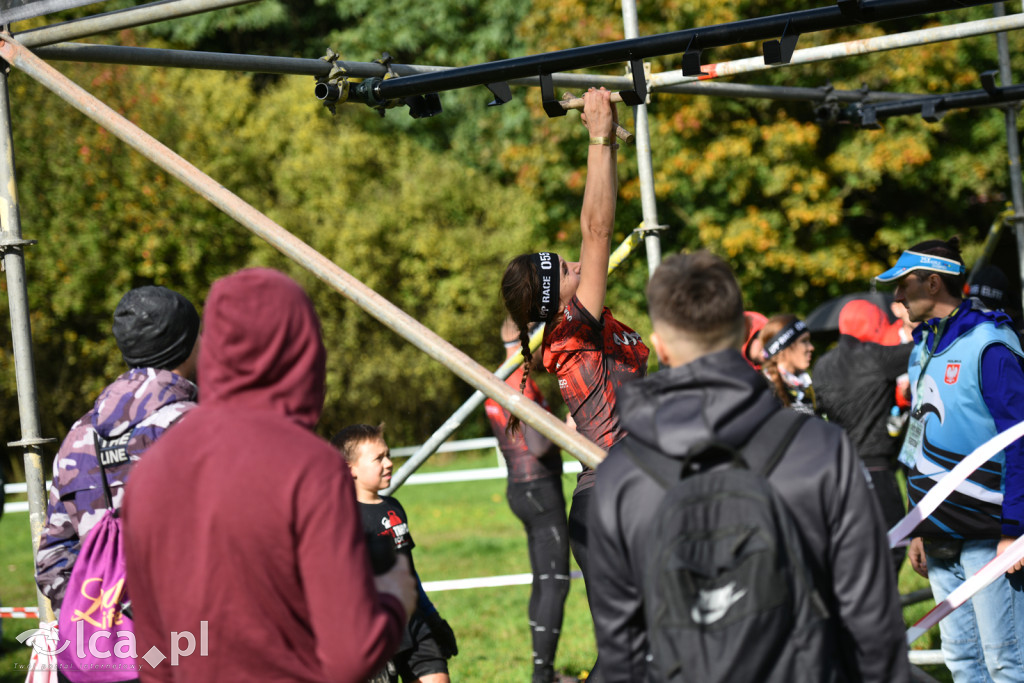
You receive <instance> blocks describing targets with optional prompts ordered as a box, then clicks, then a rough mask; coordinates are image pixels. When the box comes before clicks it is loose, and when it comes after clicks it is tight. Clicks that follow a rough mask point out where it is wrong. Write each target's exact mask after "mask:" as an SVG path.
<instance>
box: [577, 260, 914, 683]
mask: <svg viewBox="0 0 1024 683" xmlns="http://www.w3.org/2000/svg"><path fill="white" fill-rule="evenodd" d="M647 296H648V303H649V306H650V314H651V319H652V323H653V328H654V332H653V334H652V335H651V342H652V344H653V347H654V349H655V350H656V351H657V353H658V357H659V360H660V361H661V363H662V367H664V368H667V369H664V370H662V371H661V372H658V373H656V374H654V375H652V376H650V377H648V378H647V379H644V380H638V381H636V382H633V383H632V384H630V385H628V386H624V387H623V388H622V389H621V390H620V394H619V411H620V419H621V420H622V424H623V426H624V427H625V428H626V429H627V430H628V432H629V436H628V437H627V438H626V439H625V440H623V442H622V443H621V444H617V445H616V446H615V447H613V448H612V450H611V452H610V453H609V455H608V458H607V459H606V460H605V461H604V462H603V463H602V464H601V466H600V467H599V468H598V469H597V484H596V489H595V495H594V503H593V506H594V507H593V509H592V514H591V517H590V524H591V526H590V530H591V531H590V533H591V539H592V540H591V543H592V548H593V550H592V553H593V560H592V562H593V566H594V570H593V571H594V586H595V590H594V591H593V599H592V603H591V609H592V610H593V612H594V614H593V616H594V623H595V626H596V631H597V645H598V651H599V654H600V658H601V666H602V672H603V673H604V675H605V677H606V680H608V681H613V682H618V681H629V682H639V681H662V680H666V679H667V675H666V674H665V672H662V671H660V670H659V669H658V661H657V660H656V659H655V658H654V657H653V656H652V655H651V653H650V648H649V647H648V637H647V621H646V620H645V612H646V611H650V610H652V609H653V608H654V607H655V605H645V604H644V599H643V597H642V596H643V594H644V577H645V569H646V568H647V567H646V566H645V561H644V560H645V558H646V557H648V551H649V550H651V549H652V548H653V547H654V546H655V545H667V543H666V540H665V539H655V538H650V537H649V534H647V533H646V532H647V531H648V528H649V527H650V526H651V520H652V519H653V517H654V516H655V515H657V514H659V512H660V509H659V504H660V503H661V501H662V498H663V497H664V493H665V489H664V488H663V487H662V485H661V484H659V483H658V482H657V481H655V480H654V479H653V478H651V477H650V476H649V475H648V474H647V473H645V472H643V471H641V470H640V469H639V467H638V466H637V465H636V464H635V463H634V461H633V460H632V459H631V458H630V457H629V456H628V455H627V454H626V449H627V448H629V447H630V446H629V445H630V444H631V443H633V444H635V445H636V446H637V448H636V449H635V450H634V451H633V452H634V453H636V452H640V453H642V452H643V451H644V450H645V449H653V450H656V451H659V452H660V453H662V454H665V455H668V456H670V457H674V458H684V457H685V456H686V455H687V454H688V451H689V449H690V448H691V446H693V445H695V444H697V443H699V442H701V441H705V440H707V439H709V438H715V439H717V440H719V441H722V442H725V443H727V444H730V445H732V446H734V447H739V446H741V445H742V444H744V443H745V442H746V441H747V439H748V438H749V437H750V436H751V435H752V433H753V432H754V431H755V430H757V429H758V428H759V426H760V425H761V424H762V423H763V422H764V421H765V420H766V419H767V418H768V417H771V416H772V415H774V414H775V413H776V412H777V411H780V410H784V409H783V408H782V406H781V404H780V403H779V402H778V400H777V399H776V398H774V395H773V394H772V391H771V389H770V388H769V387H768V385H767V383H766V382H765V381H764V379H763V378H762V377H761V375H760V374H758V373H757V372H756V371H755V370H753V369H752V368H751V367H750V365H748V364H747V362H746V361H745V360H744V359H743V356H742V355H741V354H740V352H739V348H740V346H741V345H742V344H743V342H744V340H745V332H746V329H745V324H744V319H743V302H742V295H741V294H740V291H739V286H738V285H737V283H736V280H735V277H734V276H733V274H732V271H731V269H730V268H729V266H728V265H727V264H726V263H725V262H723V261H722V260H721V259H719V258H717V257H715V256H713V255H711V254H709V253H707V252H697V253H695V254H690V255H677V256H673V257H670V258H668V259H666V260H665V261H664V262H663V263H662V264H661V266H660V267H659V268H658V270H657V271H656V272H655V274H654V276H653V277H652V279H651V281H650V283H649V285H648V288H647ZM768 481H769V483H770V484H771V485H772V487H773V488H774V489H775V490H776V491H777V493H778V495H779V496H780V497H781V498H782V501H783V503H784V505H785V507H786V508H787V509H788V511H789V513H790V515H791V517H792V519H793V521H794V523H795V526H796V530H797V533H798V535H799V536H800V541H801V543H802V545H803V547H804V558H805V562H806V564H807V565H808V568H809V570H810V573H811V576H812V580H813V583H814V586H815V588H816V589H817V592H818V593H819V595H820V596H821V598H822V600H823V602H824V606H825V608H826V611H827V614H828V616H827V620H826V623H825V625H824V627H823V628H824V629H825V630H826V631H827V637H826V638H825V639H824V641H823V642H824V643H825V647H826V648H827V649H828V652H815V653H805V654H806V656H808V657H810V658H812V660H813V661H814V662H815V664H816V665H817V664H821V665H823V666H825V667H826V669H827V671H825V672H824V677H823V678H820V679H819V678H816V679H815V680H830V681H844V680H850V681H878V682H882V681H885V682H887V683H888V682H892V681H898V682H899V681H907V680H908V678H909V664H908V661H907V654H906V644H905V640H904V627H903V621H902V616H901V610H900V604H899V595H898V593H897V589H896V577H895V576H894V575H893V572H892V569H891V568H890V566H889V553H888V546H887V543H886V540H885V528H884V526H883V523H882V518H881V512H880V511H879V509H878V504H877V503H876V502H875V500H874V497H873V495H872V494H871V492H870V489H869V487H868V483H867V477H866V476H865V473H864V470H863V466H862V465H861V463H860V460H859V459H858V458H857V455H856V453H855V452H854V450H853V448H852V447H851V445H850V441H849V438H848V437H847V436H846V434H845V433H844V432H843V431H842V430H841V429H840V428H838V427H835V426H833V425H829V424H827V423H826V422H824V421H822V420H818V419H816V418H811V419H809V420H807V421H806V422H805V423H804V424H803V426H802V427H801V428H800V430H799V431H798V432H797V434H796V436H795V438H794V439H793V440H792V442H791V443H790V445H789V447H788V448H787V449H786V450H785V452H784V454H783V455H782V458H781V460H780V461H779V462H778V465H777V466H776V467H775V468H774V470H772V472H771V475H770V476H769V479H768ZM740 597H741V596H739V595H737V594H733V595H732V596H731V597H730V599H729V601H727V603H726V604H724V605H722V610H720V611H723V612H726V613H727V611H728V610H729V609H730V607H731V605H732V604H736V602H737V601H738V599H739V598H740ZM738 649H739V650H740V651H742V647H740V648H738ZM683 664H684V666H685V662H684V663H683ZM807 679H808V674H807V672H806V671H801V670H797V669H796V668H794V669H793V670H785V671H784V670H779V668H778V667H776V668H775V670H773V671H772V672H771V675H766V676H764V677H762V678H761V679H760V680H762V681H787V682H799V681H804V680H807Z"/></svg>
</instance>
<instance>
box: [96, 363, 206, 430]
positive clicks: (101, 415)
mask: <svg viewBox="0 0 1024 683" xmlns="http://www.w3.org/2000/svg"><path fill="white" fill-rule="evenodd" d="M195 400H196V385H195V384H193V383H192V382H190V381H188V380H187V379H185V378H184V377H182V376H181V375H178V374H175V373H173V372H171V371H170V370H158V369H156V368H134V369H132V370H129V371H128V372H126V373H124V374H123V375H121V376H120V377H118V378H117V379H115V380H114V381H113V382H112V383H111V384H110V385H109V386H108V387H107V388H106V389H104V390H103V393H101V394H100V395H99V397H98V398H97V399H96V404H95V405H94V406H93V414H92V426H93V428H94V429H95V430H96V431H97V432H99V435H100V436H101V437H103V438H104V439H111V438H114V437H117V436H120V435H121V434H124V433H125V431H127V430H128V429H134V428H135V427H136V426H137V425H138V424H139V423H140V422H142V421H143V420H145V419H146V418H147V417H149V416H150V415H152V414H153V413H155V412H157V411H158V410H160V409H161V408H163V407H164V406H166V405H169V404H171V403H177V402H179V401H195Z"/></svg>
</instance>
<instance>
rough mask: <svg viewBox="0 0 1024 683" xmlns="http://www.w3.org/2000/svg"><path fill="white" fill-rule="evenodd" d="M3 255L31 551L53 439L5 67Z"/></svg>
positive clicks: (43, 606) (0, 152)
mask: <svg viewBox="0 0 1024 683" xmlns="http://www.w3.org/2000/svg"><path fill="white" fill-rule="evenodd" d="M0 67H2V68H0V231H2V232H0V249H2V250H3V259H4V260H3V264H4V272H5V273H6V275H7V300H8V303H9V306H10V310H11V341H12V345H13V348H14V373H15V377H16V379H17V383H18V416H19V418H20V420H21V440H20V441H14V442H11V443H9V444H7V445H8V446H9V447H11V448H18V447H20V448H24V449H25V482H26V485H27V487H28V510H29V524H30V525H31V527H32V550H33V554H35V550H37V549H38V547H39V537H40V535H41V534H42V531H43V526H44V525H45V524H46V490H45V488H44V481H45V479H44V477H43V456H42V453H41V451H40V447H41V446H42V444H44V443H48V442H51V441H53V439H43V438H42V436H41V435H40V428H39V402H38V398H37V394H36V375H35V364H34V362H33V360H32V329H31V326H30V324H29V316H28V288H27V286H26V283H25V250H24V247H25V246H26V245H27V244H32V242H31V241H29V240H24V239H22V237H21V215H20V212H19V210H18V192H17V187H16V183H15V175H14V138H13V135H12V133H11V107H10V97H9V95H10V93H9V91H8V83H7V80H8V73H7V65H6V64H0ZM36 596H37V599H38V602H39V618H40V621H52V620H53V613H52V612H51V611H50V601H49V600H47V599H46V598H45V597H43V594H42V593H39V592H38V589H37V592H36Z"/></svg>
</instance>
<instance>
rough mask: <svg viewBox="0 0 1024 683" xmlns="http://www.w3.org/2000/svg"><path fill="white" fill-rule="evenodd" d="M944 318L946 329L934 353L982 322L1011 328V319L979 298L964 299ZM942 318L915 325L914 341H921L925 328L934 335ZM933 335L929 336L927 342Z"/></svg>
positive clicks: (917, 342)
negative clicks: (987, 306)
mask: <svg viewBox="0 0 1024 683" xmlns="http://www.w3.org/2000/svg"><path fill="white" fill-rule="evenodd" d="M945 320H946V321H947V322H946V329H945V330H944V331H943V332H942V338H941V339H940V340H939V345H938V347H937V348H936V349H935V353H941V352H942V351H943V350H944V349H945V348H946V347H948V346H949V345H950V344H952V343H953V342H954V341H956V340H957V339H958V338H959V337H960V336H961V335H963V334H964V333H965V332H967V331H968V330H970V329H971V328H973V327H976V326H978V325H980V324H982V323H984V322H994V323H995V324H996V325H1007V326H1009V327H1010V329H1013V319H1012V318H1010V316H1008V315H1007V314H1006V313H1003V312H1002V311H991V310H989V309H988V308H986V307H985V304H983V303H982V302H981V300H980V299H977V298H975V297H971V298H969V299H964V300H963V302H961V304H960V305H959V306H957V307H956V308H955V309H954V310H953V312H952V313H950V314H949V315H948V316H947V317H946V318H945ZM942 321H943V318H932V319H931V320H926V321H925V322H923V323H921V324H920V325H918V326H917V328H916V329H915V330H914V343H915V344H919V343H920V342H921V336H922V335H923V334H924V331H925V330H926V329H927V330H928V331H929V334H930V335H934V334H935V332H936V331H937V330H938V328H939V324H940V323H941V322H942ZM931 339H933V337H931V336H929V342H928V343H929V344H931V343H932V342H931V341H930V340H931Z"/></svg>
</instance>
